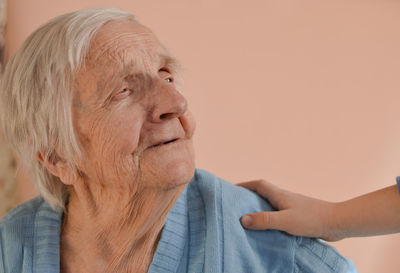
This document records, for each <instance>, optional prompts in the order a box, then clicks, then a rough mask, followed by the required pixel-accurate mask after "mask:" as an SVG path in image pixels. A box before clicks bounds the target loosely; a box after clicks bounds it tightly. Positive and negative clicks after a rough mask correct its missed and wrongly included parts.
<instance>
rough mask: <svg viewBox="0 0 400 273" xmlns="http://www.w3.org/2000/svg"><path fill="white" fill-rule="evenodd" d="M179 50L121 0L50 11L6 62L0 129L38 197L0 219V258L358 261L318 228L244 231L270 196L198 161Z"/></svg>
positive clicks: (325, 264)
mask: <svg viewBox="0 0 400 273" xmlns="http://www.w3.org/2000/svg"><path fill="white" fill-rule="evenodd" d="M177 72H178V71H177V64H176V61H175V59H174V58H173V57H171V55H170V54H169V53H168V51H167V50H166V49H165V48H164V47H163V46H162V45H161V43H160V42H159V41H158V40H157V38H156V37H155V36H154V34H153V33H152V32H151V31H150V30H149V29H148V28H147V27H145V26H143V25H141V24H140V23H138V22H137V21H136V20H135V18H134V16H133V15H131V14H129V13H127V12H124V11H121V10H117V9H89V10H82V11H78V12H74V13H69V14H65V15H62V16H60V17H57V18H55V19H53V20H51V21H50V22H48V23H47V24H45V25H44V26H42V27H41V28H39V29H38V30H37V31H35V32H34V33H33V34H32V35H31V36H30V37H29V38H28V39H27V40H26V41H25V43H24V44H23V46H22V47H21V49H20V50H19V51H18V52H17V54H16V55H15V56H14V57H13V59H12V60H11V61H10V62H9V64H8V65H7V68H6V71H5V74H4V78H3V81H2V88H1V97H0V102H1V105H0V109H1V110H0V111H1V120H2V125H3V132H4V135H5V136H6V139H7V140H8V141H9V142H10V144H11V145H12V147H13V148H14V149H15V151H16V152H18V154H19V155H20V156H21V157H22V158H23V159H24V161H25V164H27V165H28V166H30V170H31V172H32V174H33V175H34V178H35V182H36V186H37V189H38V191H39V192H40V197H37V198H35V199H33V200H31V201H29V202H27V203H25V204H23V205H21V206H19V207H17V208H15V209H14V210H13V211H11V212H10V213H9V214H8V215H7V216H5V217H4V218H3V219H2V220H1V222H0V272H40V273H44V272H158V273H160V272H318V273H324V272H355V269H354V266H353V264H352V263H351V262H350V261H348V260H347V259H345V258H343V257H342V256H340V255H339V254H338V253H337V252H336V251H335V250H334V249H333V248H331V247H329V246H327V245H325V244H324V243H323V242H321V241H318V240H314V239H308V238H302V237H295V236H291V235H288V234H285V233H282V232H279V231H248V230H245V229H243V227H242V226H241V225H240V221H239V220H240V217H241V216H242V215H244V214H246V213H250V212H256V211H263V210H271V207H270V206H269V204H268V203H267V202H266V201H265V200H263V199H261V198H259V197H258V196H257V195H255V194H254V193H252V192H250V191H247V190H245V189H243V188H239V187H235V186H233V185H231V184H229V183H227V182H225V181H223V180H222V179H220V178H217V177H216V176H214V175H212V174H210V173H207V172H205V171H201V170H195V165H194V153H193V143H192V136H193V132H194V128H195V122H194V119H193V116H192V114H191V113H190V111H189V109H188V104H187V101H186V100H185V98H184V97H183V95H182V94H181V93H180V92H179V91H178V89H177V86H178V85H177V82H176V79H177Z"/></svg>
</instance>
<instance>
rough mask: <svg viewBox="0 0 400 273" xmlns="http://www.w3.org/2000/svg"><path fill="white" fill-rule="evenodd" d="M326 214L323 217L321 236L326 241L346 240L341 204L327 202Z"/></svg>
mask: <svg viewBox="0 0 400 273" xmlns="http://www.w3.org/2000/svg"><path fill="white" fill-rule="evenodd" d="M326 206H327V213H326V215H325V217H324V224H323V236H322V239H324V240H326V241H339V240H342V239H344V238H346V237H347V236H346V229H345V227H344V226H343V219H342V218H343V204H342V203H341V202H337V203H336V202H327V203H326Z"/></svg>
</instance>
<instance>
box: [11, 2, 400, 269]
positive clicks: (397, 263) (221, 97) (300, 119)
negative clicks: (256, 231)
mask: <svg viewBox="0 0 400 273" xmlns="http://www.w3.org/2000/svg"><path fill="white" fill-rule="evenodd" d="M244 3H245V1H239V0H235V1H234V0H203V1H200V0H197V1H188V0H169V1H163V0H158V1H155V0H154V1H133V0H126V1H124V0H115V1H101V0H69V1H54V0H12V1H9V28H8V42H9V49H10V53H13V52H14V51H15V50H16V48H17V47H18V46H19V45H20V44H21V42H22V41H23V40H24V39H25V38H26V36H27V35H28V34H29V33H30V32H31V31H32V30H34V29H35V28H37V27H38V26H39V25H40V24H42V23H43V22H45V21H46V20H48V19H49V18H51V17H53V16H55V15H58V14H60V13H64V12H66V11H71V10H75V9H80V8H86V7H104V6H119V7H121V8H124V9H127V10H129V11H131V12H132V13H134V14H136V15H137V16H138V18H139V19H140V20H141V21H142V22H143V23H145V24H147V25H148V26H150V27H151V28H152V29H153V30H154V31H155V33H156V34H158V36H159V37H160V39H161V40H162V41H164V43H165V44H166V45H167V47H169V48H170V49H171V51H172V52H173V53H174V54H175V55H176V56H177V57H178V58H179V59H180V60H181V61H182V63H183V64H184V67H185V74H184V76H185V90H184V92H185V94H186V96H187V98H188V99H189V102H190V104H191V107H192V110H193V111H194V113H195V114H196V116H197V122H198V129H197V137H196V151H197V166H198V167H200V168H204V169H207V170H210V171H212V172H214V173H216V174H218V175H219V176H222V177H224V178H227V179H229V180H231V181H232V182H238V181H241V180H249V179H253V178H266V179H268V180H270V181H272V182H275V183H277V184H279V185H281V186H282V187H285V188H288V189H292V190H294V191H299V192H301V193H305V194H308V195H312V196H316V197H320V198H324V199H328V200H337V201H339V200H344V199H347V198H350V197H353V196H356V195H359V194H362V193H365V192H368V191H372V190H375V189H377V188H380V187H384V186H387V185H390V184H394V183H395V176H396V175H400V122H399V120H400V111H399V106H398V105H399V103H400V77H399V75H400V74H399V72H400V35H399V28H400V2H399V1H389V0H375V1H373V0H364V1H352V0H337V1H321V0H315V1H298V0H291V1H289V0H287V1H286V0H285V1H281V0H279V1H278V0H276V1H268V0H253V1H247V2H246V4H244ZM23 188H25V189H26V186H23ZM335 246H336V247H337V248H338V249H339V250H340V252H341V253H342V254H344V255H346V256H348V257H349V258H351V259H353V260H354V261H355V263H356V265H357V267H358V269H359V271H360V272H361V273H364V272H365V273H376V272H385V273H391V272H393V273H394V272H399V270H400V260H399V259H398V254H397V252H398V249H399V246H400V236H399V235H391V236H386V237H374V238H361V239H348V240H344V241H342V242H338V243H335Z"/></svg>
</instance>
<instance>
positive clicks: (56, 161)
mask: <svg viewBox="0 0 400 273" xmlns="http://www.w3.org/2000/svg"><path fill="white" fill-rule="evenodd" d="M36 157H37V159H38V160H39V161H40V163H42V165H43V166H44V167H45V168H46V169H47V171H49V172H50V173H51V174H52V175H54V176H57V177H58V178H60V180H61V181H62V182H63V183H64V184H66V185H72V184H74V179H73V175H72V171H71V169H70V168H69V167H68V165H67V164H66V162H65V161H64V160H63V159H61V158H60V157H59V156H57V155H55V156H51V157H49V158H48V159H45V158H44V157H43V154H42V153H41V152H39V153H37V156H36Z"/></svg>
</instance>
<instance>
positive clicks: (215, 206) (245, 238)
mask: <svg viewBox="0 0 400 273" xmlns="http://www.w3.org/2000/svg"><path fill="white" fill-rule="evenodd" d="M191 186H192V187H194V188H196V189H197V191H198V192H199V195H200V196H201V197H202V199H203V202H204V207H205V210H206V215H207V226H209V225H212V224H214V227H212V230H213V231H214V230H220V232H221V234H223V236H222V238H223V239H222V244H221V245H222V246H223V252H224V255H223V256H224V258H223V259H224V265H225V266H224V269H225V271H228V272H230V271H229V270H238V269H239V268H240V270H242V271H243V272H250V271H251V272H270V271H290V272H356V270H355V269H354V265H353V264H352V262H351V261H349V260H347V259H346V258H344V257H343V256H341V255H340V254H339V253H338V252H337V251H336V250H335V249H334V248H333V247H331V246H329V245H327V244H326V243H324V242H323V241H321V240H316V239H309V238H303V237H297V236H292V235H289V234H287V233H284V232H281V231H277V230H265V231H252V230H246V229H244V228H243V227H242V225H241V224H240V218H241V217H242V216H243V215H245V214H247V213H251V212H259V211H272V210H274V209H273V208H272V207H271V205H270V204H269V203H268V201H267V200H265V199H263V198H261V197H260V196H258V195H257V194H255V193H254V192H251V191H249V190H247V189H245V188H242V187H238V186H235V185H233V184H231V183H229V182H227V181H225V180H224V179H222V178H220V177H218V176H216V175H214V174H211V173H209V172H207V171H204V170H199V169H197V170H196V172H195V177H194V179H193V181H192V183H191ZM210 218H211V219H210ZM214 218H215V220H214ZM219 226H222V227H219ZM207 228H209V227H207ZM238 257H240V259H238ZM232 272H233V271H232Z"/></svg>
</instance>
